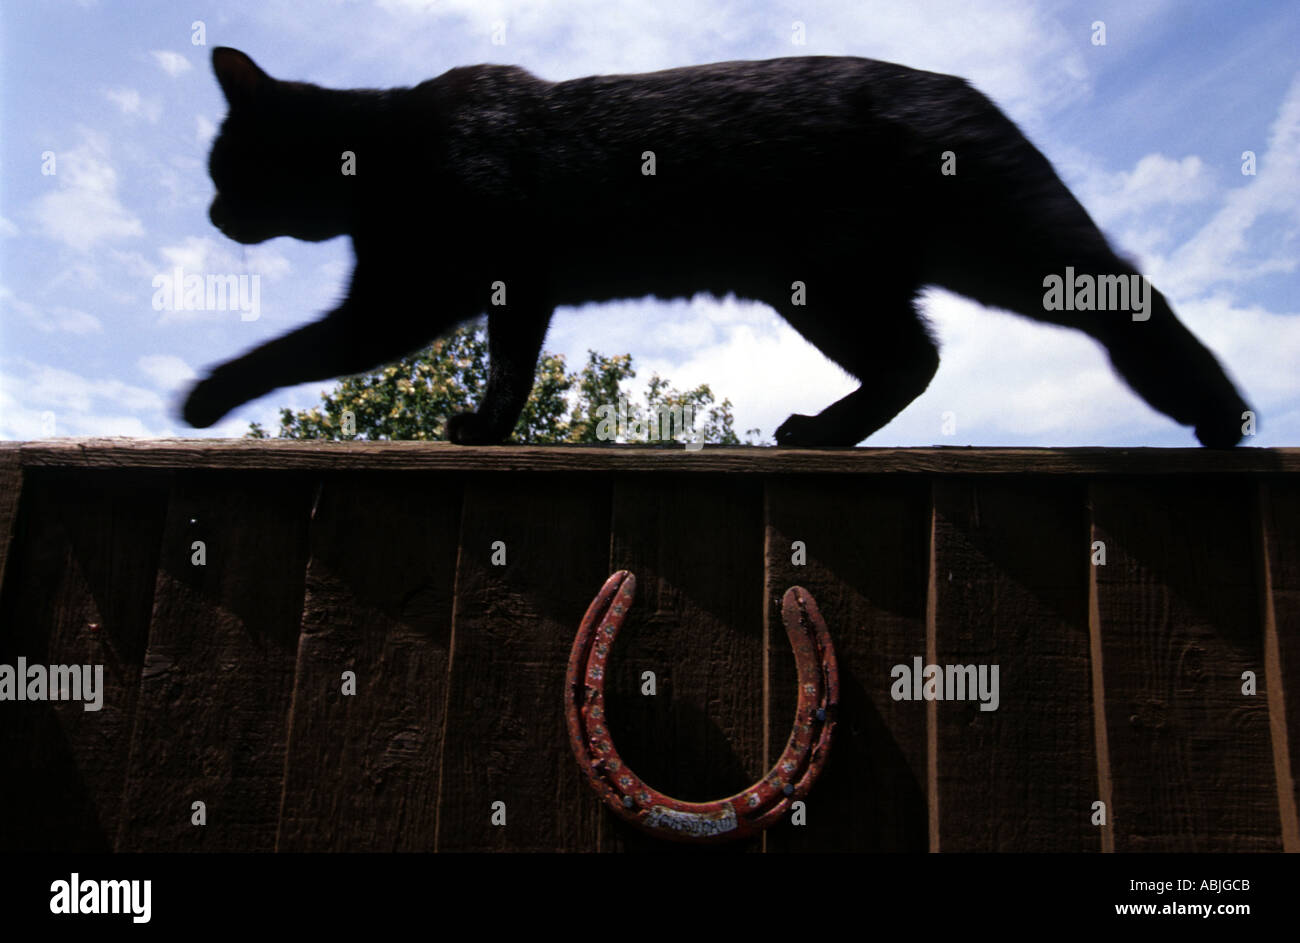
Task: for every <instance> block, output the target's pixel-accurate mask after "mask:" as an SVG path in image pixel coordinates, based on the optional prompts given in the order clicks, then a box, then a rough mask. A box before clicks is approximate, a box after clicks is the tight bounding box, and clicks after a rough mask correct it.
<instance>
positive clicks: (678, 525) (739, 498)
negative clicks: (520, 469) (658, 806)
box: [593, 475, 767, 851]
mask: <svg viewBox="0 0 1300 943" xmlns="http://www.w3.org/2000/svg"><path fill="white" fill-rule="evenodd" d="M762 515H763V505H762V491H761V483H760V482H758V481H756V480H752V479H737V478H729V477H720V476H719V477H708V478H696V477H692V478H678V477H671V476H664V475H656V476H648V475H647V476H626V477H620V478H617V479H616V480H615V484H614V512H613V521H612V540H611V548H612V549H611V560H610V569H611V571H613V570H620V569H627V570H631V571H632V573H633V574H634V575H635V576H636V579H637V594H636V601H635V603H634V605H633V607H632V610H631V617H630V618H629V620H628V622H627V623H626V626H625V628H624V630H623V632H622V633H621V634H620V635H619V639H618V643H617V644H616V645H615V646H614V649H613V652H612V653H611V658H610V661H609V663H608V681H607V684H606V688H605V691H606V696H607V703H608V713H609V723H610V728H611V732H612V733H613V735H614V742H615V745H616V746H617V747H618V750H619V752H620V754H621V755H622V757H623V759H624V761H625V762H626V763H627V765H628V766H629V767H630V768H631V769H632V770H633V771H635V772H636V774H637V775H638V776H640V777H641V778H642V779H643V780H645V782H647V783H648V784H650V785H651V786H654V787H655V788H657V789H659V790H660V791H662V792H664V793H666V794H667V795H670V796H673V797H675V798H678V799H686V800H695V801H699V800H707V799H721V798H723V797H725V796H729V795H731V794H733V793H736V792H739V791H740V790H741V789H744V788H745V787H747V786H749V785H750V784H751V783H753V782H755V781H756V780H758V779H759V777H761V776H762V775H763V774H764V773H766V772H767V767H766V766H765V765H764V763H763V760H764V756H763V731H764V726H765V719H764V716H763V689H764V684H765V678H764V675H763V516H762ZM647 671H651V672H654V681H655V691H656V693H655V694H654V695H653V696H648V695H643V694H642V693H641V691H642V685H643V680H642V678H643V675H644V673H645V672H647ZM593 798H594V794H593ZM601 815H602V817H603V818H602V823H603V825H604V828H605V833H604V834H606V835H609V836H611V837H612V840H613V843H614V846H615V847H618V848H621V849H623V850H629V851H639V850H656V851H663V850H667V851H680V850H701V849H704V848H708V849H716V850H723V851H757V850H759V849H760V847H761V842H760V840H759V839H757V838H754V839H749V840H745V841H741V842H731V843H727V844H724V845H720V846H692V845H680V844H674V843H671V842H667V841H664V840H662V839H658V838H653V837H650V836H648V835H645V834H644V833H642V832H640V831H639V830H637V829H636V828H634V827H632V826H630V825H628V824H627V823H625V822H623V821H622V820H620V819H617V818H616V817H614V816H613V815H612V814H611V813H608V812H605V811H604V810H602V812H601Z"/></svg>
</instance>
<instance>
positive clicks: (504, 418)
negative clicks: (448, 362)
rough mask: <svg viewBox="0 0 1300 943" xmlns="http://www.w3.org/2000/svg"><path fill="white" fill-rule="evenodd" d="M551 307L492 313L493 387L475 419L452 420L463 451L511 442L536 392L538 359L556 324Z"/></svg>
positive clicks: (451, 434) (450, 429) (451, 433)
mask: <svg viewBox="0 0 1300 943" xmlns="http://www.w3.org/2000/svg"><path fill="white" fill-rule="evenodd" d="M551 313H552V309H551V307H550V306H549V305H543V304H530V305H524V306H520V305H518V304H511V305H510V306H505V305H503V306H501V307H499V308H494V309H493V310H491V311H490V312H489V313H488V382H487V390H486V391H485V392H484V394H483V401H482V402H481V403H479V407H478V409H477V410H476V411H475V412H472V413H458V414H457V415H455V416H452V417H451V418H450V419H449V420H447V438H448V440H450V441H452V442H455V443H456V444H458V445H495V444H497V443H499V442H504V441H505V440H506V439H507V438H509V437H510V433H512V432H513V431H514V429H515V424H516V423H518V422H519V416H520V414H521V413H522V412H523V411H524V405H525V404H526V403H527V402H528V395H529V394H530V393H532V391H533V378H534V376H535V374H536V372H537V358H538V357H539V356H540V355H541V352H542V342H543V341H544V340H545V339H546V329H547V328H548V327H549V326H550V323H551Z"/></svg>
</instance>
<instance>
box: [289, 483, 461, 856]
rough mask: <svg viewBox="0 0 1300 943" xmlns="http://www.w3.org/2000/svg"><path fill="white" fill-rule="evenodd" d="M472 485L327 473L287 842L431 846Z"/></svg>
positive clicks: (311, 576) (314, 542)
mask: <svg viewBox="0 0 1300 943" xmlns="http://www.w3.org/2000/svg"><path fill="white" fill-rule="evenodd" d="M462 488H463V484H462V482H461V481H460V480H459V479H458V478H455V479H448V477H447V476H445V475H444V476H429V475H416V476H411V475H402V476H393V475H385V474H373V475H364V474H361V473H358V474H353V475H349V476H348V477H346V478H344V479H331V480H328V481H326V482H325V484H324V486H323V488H322V491H321V496H320V499H319V500H318V501H317V503H316V507H315V509H314V510H313V512H312V523H311V562H310V563H309V564H308V567H307V592H306V601H305V603H304V607H303V625H302V637H301V639H300V641H299V643H298V667H297V678H296V681H295V685H294V701H293V710H292V712H291V717H292V727H291V730H290V739H289V758H288V761H287V763H286V764H285V784H284V801H283V804H282V808H281V815H280V832H279V838H278V840H277V842H276V847H277V849H278V850H280V851H432V850H433V848H434V845H435V843H436V842H435V838H436V830H435V825H436V822H437V806H438V769H439V762H440V760H441V755H442V731H443V718H444V715H443V711H444V710H445V709H446V702H447V663H448V656H449V654H450V646H451V618H452V596H453V592H454V589H455V579H456V548H457V538H458V537H459V527H460V500H461V492H462ZM345 671H350V672H352V673H353V677H354V687H353V693H352V694H350V695H345V694H344V693H343V684H344V680H343V673H344V672H345ZM323 787H324V788H323Z"/></svg>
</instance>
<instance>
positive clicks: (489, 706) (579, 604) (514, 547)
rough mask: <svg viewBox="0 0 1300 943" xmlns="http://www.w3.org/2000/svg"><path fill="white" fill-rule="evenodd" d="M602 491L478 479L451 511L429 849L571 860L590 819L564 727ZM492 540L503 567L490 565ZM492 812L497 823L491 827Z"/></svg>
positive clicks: (593, 566) (584, 846)
mask: <svg viewBox="0 0 1300 943" xmlns="http://www.w3.org/2000/svg"><path fill="white" fill-rule="evenodd" d="M609 500H610V499H609V485H608V482H607V481H603V480H601V479H597V478H592V477H588V476H581V475H565V476H555V477H551V476H545V475H537V476H527V477H525V478H519V477H515V476H509V475H482V476H478V477H477V478H475V479H474V480H472V481H471V482H469V483H468V484H467V485H466V488H465V498H464V505H463V508H462V512H461V531H460V551H459V560H458V563H457V570H456V612H455V618H454V621H453V635H452V656H451V669H450V676H449V679H448V691H447V708H446V733H445V735H444V739H443V749H442V773H441V784H440V787H439V808H440V811H439V821H438V843H437V848H438V850H439V851H493V850H496V851H578V850H594V849H595V848H596V847H597V843H598V824H597V823H598V813H599V809H598V808H597V806H596V803H595V802H593V801H592V798H593V794H592V793H591V791H590V787H589V786H587V784H586V783H585V782H584V781H583V779H582V777H581V776H580V775H579V773H578V768H577V764H576V763H575V761H574V758H573V754H572V751H571V750H570V748H569V740H568V732H567V729H566V727H565V719H564V675H565V668H566V666H567V664H568V659H569V650H570V648H571V646H572V645H573V638H574V636H575V635H576V634H577V631H578V624H579V623H580V622H581V620H582V614H583V613H584V612H585V611H586V608H587V605H588V604H589V603H590V602H591V599H592V597H593V596H595V595H596V593H597V591H598V590H599V589H600V587H601V584H603V583H604V581H605V579H606V577H608V576H609V572H608V568H609ZM496 541H501V542H502V544H503V545H504V552H505V565H504V566H496V565H494V564H493V562H492V558H493V553H494V550H493V544H494V543H495V542H496ZM497 802H501V803H504V804H505V805H504V811H505V816H506V819H505V825H504V826H498V825H493V824H492V815H493V804H494V803H497Z"/></svg>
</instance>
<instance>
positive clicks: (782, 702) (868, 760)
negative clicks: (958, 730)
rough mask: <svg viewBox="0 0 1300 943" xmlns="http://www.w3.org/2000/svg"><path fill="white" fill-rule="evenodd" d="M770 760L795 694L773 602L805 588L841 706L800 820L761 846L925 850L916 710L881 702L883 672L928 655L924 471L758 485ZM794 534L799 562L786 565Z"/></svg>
mask: <svg viewBox="0 0 1300 943" xmlns="http://www.w3.org/2000/svg"><path fill="white" fill-rule="evenodd" d="M766 505H767V533H766V557H767V582H768V586H767V593H766V595H767V603H768V606H767V625H768V646H769V647H768V651H769V658H768V666H769V667H768V678H769V690H770V707H769V712H768V722H769V724H770V736H769V738H768V748H767V750H768V754H767V759H768V762H769V763H772V762H775V761H776V758H777V757H778V756H779V755H780V753H781V750H782V749H784V747H785V742H786V739H787V738H788V737H789V735H790V721H791V718H792V717H793V716H794V709H795V702H796V700H797V692H796V691H795V683H796V672H795V662H794V656H793V654H792V653H791V651H790V644H789V641H788V639H787V638H786V634H785V628H784V626H783V625H782V623H781V616H780V610H779V605H780V598H781V596H782V595H783V594H784V593H785V591H786V590H787V589H788V588H789V587H791V586H796V585H797V586H803V587H804V588H805V589H807V590H808V591H809V592H810V593H812V595H813V598H814V599H816V600H817V606H818V609H819V610H820V611H821V613H822V617H823V618H824V619H825V620H826V626H827V629H828V630H829V632H830V635H831V641H832V643H833V644H834V646H835V654H836V659H837V661H838V663H839V672H840V710H839V720H838V724H837V726H836V731H835V736H834V740H833V742H832V745H831V758H830V762H829V763H828V765H827V768H826V770H825V771H824V772H823V774H822V777H821V779H820V780H819V782H818V784H817V786H816V787H815V788H814V789H813V791H812V792H811V793H810V794H809V796H808V798H807V800H806V801H805V810H804V811H805V814H806V824H805V825H802V826H799V825H794V824H792V823H791V822H790V821H789V820H788V819H787V820H786V821H784V822H782V823H781V824H779V825H776V826H774V827H773V828H771V829H769V830H768V833H767V849H768V850H769V851H811V850H816V851H925V850H926V848H927V847H928V844H929V839H928V823H927V816H926V789H925V775H926V755H925V751H926V742H925V709H924V705H923V704H917V703H908V702H902V701H895V700H894V699H893V698H891V697H890V670H891V669H892V668H893V666H894V665H896V664H898V663H900V662H908V663H909V664H910V662H911V658H912V656H913V655H917V654H919V655H923V654H924V653H925V597H926V580H927V575H928V572H929V514H930V488H929V483H928V482H927V481H925V480H924V479H910V480H900V479H890V478H882V477H876V476H863V477H861V478H852V479H832V480H827V479H825V478H820V477H813V476H798V477H789V478H777V479H774V480H772V481H769V482H768V483H767V487H766ZM794 541H802V542H803V546H804V550H805V551H806V554H807V556H806V563H803V564H795V563H794V562H793V561H794V549H793V543H794Z"/></svg>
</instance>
